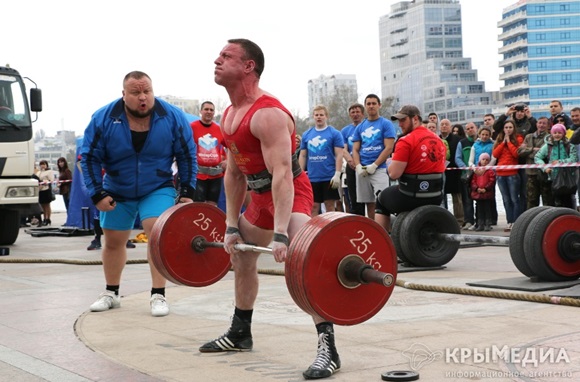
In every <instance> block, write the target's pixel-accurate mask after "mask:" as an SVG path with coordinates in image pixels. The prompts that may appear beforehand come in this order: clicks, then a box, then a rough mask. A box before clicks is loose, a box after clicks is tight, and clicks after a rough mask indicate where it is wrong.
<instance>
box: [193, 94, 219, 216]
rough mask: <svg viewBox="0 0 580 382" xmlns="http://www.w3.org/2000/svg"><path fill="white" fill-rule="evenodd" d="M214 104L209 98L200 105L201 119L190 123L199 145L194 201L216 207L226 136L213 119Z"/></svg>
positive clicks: (194, 139)
mask: <svg viewBox="0 0 580 382" xmlns="http://www.w3.org/2000/svg"><path fill="white" fill-rule="evenodd" d="M214 114H215V106H214V104H213V103H211V102H210V101H205V102H204V103H202V104H201V107H200V115H201V119H198V120H197V121H193V122H191V129H192V130H193V141H194V142H195V144H196V145H197V185H196V189H195V196H194V199H193V200H194V201H195V202H207V203H209V204H213V205H214V206H217V204H218V201H219V198H220V193H221V191H222V178H223V177H224V171H225V169H226V152H225V150H224V145H225V143H224V137H223V136H222V132H221V129H220V126H219V125H218V124H217V123H215V122H214V121H213V116H214Z"/></svg>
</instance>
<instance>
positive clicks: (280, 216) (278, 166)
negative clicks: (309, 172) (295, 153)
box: [250, 108, 294, 235]
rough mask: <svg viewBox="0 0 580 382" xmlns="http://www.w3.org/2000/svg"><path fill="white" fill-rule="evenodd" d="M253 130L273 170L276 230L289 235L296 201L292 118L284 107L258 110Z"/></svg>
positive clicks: (269, 167) (252, 126) (254, 118)
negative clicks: (283, 109)
mask: <svg viewBox="0 0 580 382" xmlns="http://www.w3.org/2000/svg"><path fill="white" fill-rule="evenodd" d="M250 129H251V131H252V134H253V135H254V136H255V137H256V138H258V139H259V140H260V143H261V148H262V155H263V156H264V162H265V163H266V168H267V169H268V171H269V172H270V174H272V200H273V202H274V232H276V233H282V234H284V235H288V224H289V223H290V216H291V213H292V206H293V204H294V182H293V175H292V153H291V152H290V151H291V150H290V149H291V136H290V133H291V131H292V130H293V129H294V124H293V122H292V119H291V118H290V117H289V116H288V115H287V114H286V113H285V112H284V111H282V110H280V109H277V108H266V109H262V110H259V111H257V112H256V113H255V114H254V116H253V118H252V122H251V125H250Z"/></svg>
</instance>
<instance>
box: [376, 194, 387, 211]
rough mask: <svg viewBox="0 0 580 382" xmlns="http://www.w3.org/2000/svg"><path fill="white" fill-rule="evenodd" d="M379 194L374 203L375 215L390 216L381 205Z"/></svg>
mask: <svg viewBox="0 0 580 382" xmlns="http://www.w3.org/2000/svg"><path fill="white" fill-rule="evenodd" d="M381 194H382V193H381ZM381 194H379V196H377V200H376V201H375V213H376V214H380V215H390V213H389V212H388V211H387V210H386V208H385V207H384V206H383V205H382V204H381V198H380V196H381Z"/></svg>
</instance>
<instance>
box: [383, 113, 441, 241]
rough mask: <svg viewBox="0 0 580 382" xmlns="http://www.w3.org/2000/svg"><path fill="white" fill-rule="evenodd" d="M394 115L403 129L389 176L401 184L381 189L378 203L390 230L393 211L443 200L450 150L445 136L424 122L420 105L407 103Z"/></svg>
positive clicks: (438, 203)
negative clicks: (436, 132) (447, 151)
mask: <svg viewBox="0 0 580 382" xmlns="http://www.w3.org/2000/svg"><path fill="white" fill-rule="evenodd" d="M391 119H392V120H393V121H399V127H400V128H401V130H402V131H403V135H402V136H401V137H400V138H399V139H398V140H397V142H396V144H395V150H394V151H393V155H392V161H391V163H390V164H389V167H388V173H389V177H390V178H391V179H393V180H396V179H398V180H399V184H398V185H395V186H391V187H389V188H386V189H384V190H383V191H381V193H380V194H379V196H378V198H377V206H376V209H377V213H380V214H382V215H385V216H386V217H387V221H388V222H389V230H390V215H391V214H396V213H399V212H403V211H411V210H412V209H414V208H416V207H419V206H424V205H436V206H438V205H440V204H441V200H442V198H443V173H444V172H445V153H446V148H445V145H444V144H443V142H442V141H441V139H440V138H439V137H437V136H436V135H434V134H433V133H432V132H431V131H430V130H428V129H427V128H426V127H424V126H422V125H421V113H420V111H419V109H418V108H417V107H416V106H413V105H406V106H403V107H402V108H401V110H399V112H398V113H397V114H395V115H393V116H392V117H391Z"/></svg>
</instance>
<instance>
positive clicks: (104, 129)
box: [80, 98, 197, 203]
mask: <svg viewBox="0 0 580 382" xmlns="http://www.w3.org/2000/svg"><path fill="white" fill-rule="evenodd" d="M151 119H152V121H151V127H150V130H149V133H148V135H147V139H146V140H145V144H144V145H143V149H142V150H141V151H140V152H136V151H135V149H134V147H133V141H132V139H131V131H130V129H129V122H128V120H127V115H126V114H125V103H124V102H123V100H122V99H118V100H116V101H114V102H112V103H110V104H108V105H107V106H105V107H103V108H101V109H99V110H97V111H96V112H95V113H94V114H93V116H92V118H91V121H90V123H89V125H88V127H87V128H86V130H85V133H84V138H83V144H82V148H81V151H80V154H81V168H82V170H83V178H84V181H85V185H86V187H87V191H88V193H89V195H91V197H92V199H93V202H95V203H96V202H98V201H99V200H101V199H102V198H103V197H104V196H105V195H107V194H109V195H111V196H113V197H114V198H115V199H118V200H124V199H132V200H135V199H140V198H142V197H144V196H146V195H148V194H150V193H151V192H153V191H155V190H157V189H160V188H164V187H173V172H172V168H171V166H172V164H173V161H174V158H175V160H176V161H177V167H178V171H179V176H180V180H181V185H182V189H181V193H180V194H181V195H182V196H188V197H191V198H193V191H194V190H195V185H196V175H197V155H196V151H197V150H196V149H197V148H196V146H195V143H194V142H193V139H192V132H191V127H190V126H189V122H188V121H187V119H186V117H185V114H184V113H183V112H182V111H181V110H180V109H178V108H177V107H175V106H173V105H171V104H169V103H167V102H165V101H163V100H160V99H158V98H156V99H155V106H154V111H153V114H152V115H151ZM102 170H104V171H105V173H106V174H105V175H104V176H103V175H102Z"/></svg>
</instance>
